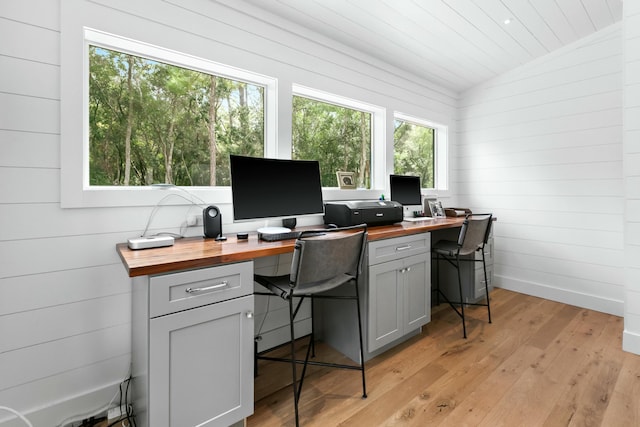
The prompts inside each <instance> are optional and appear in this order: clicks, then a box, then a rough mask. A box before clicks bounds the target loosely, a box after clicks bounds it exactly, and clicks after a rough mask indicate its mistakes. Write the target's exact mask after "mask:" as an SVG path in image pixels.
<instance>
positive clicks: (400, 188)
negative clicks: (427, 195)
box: [389, 175, 422, 205]
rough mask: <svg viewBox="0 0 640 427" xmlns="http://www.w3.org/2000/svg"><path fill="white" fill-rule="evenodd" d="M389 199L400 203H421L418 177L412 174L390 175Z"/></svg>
mask: <svg viewBox="0 0 640 427" xmlns="http://www.w3.org/2000/svg"><path fill="white" fill-rule="evenodd" d="M389 179H390V180H389V184H390V187H391V200H393V201H394V202H398V203H400V204H402V205H422V194H421V193H420V188H421V187H420V177H419V176H412V175H390V176H389Z"/></svg>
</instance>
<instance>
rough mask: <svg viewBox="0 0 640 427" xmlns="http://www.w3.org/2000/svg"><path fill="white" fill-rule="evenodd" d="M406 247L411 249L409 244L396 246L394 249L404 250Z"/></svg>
mask: <svg viewBox="0 0 640 427" xmlns="http://www.w3.org/2000/svg"><path fill="white" fill-rule="evenodd" d="M407 249H411V245H404V246H398V247H397V248H396V251H406V250H407Z"/></svg>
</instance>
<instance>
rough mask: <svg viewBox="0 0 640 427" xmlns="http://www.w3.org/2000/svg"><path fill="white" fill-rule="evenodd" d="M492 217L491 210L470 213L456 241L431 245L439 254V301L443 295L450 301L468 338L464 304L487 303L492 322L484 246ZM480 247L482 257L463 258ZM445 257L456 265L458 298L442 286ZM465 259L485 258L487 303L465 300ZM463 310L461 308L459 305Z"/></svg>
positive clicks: (472, 260) (437, 263) (441, 241)
mask: <svg viewBox="0 0 640 427" xmlns="http://www.w3.org/2000/svg"><path fill="white" fill-rule="evenodd" d="M492 220H493V215H492V214H469V215H467V216H466V217H465V220H464V222H463V224H462V227H461V228H460V234H459V235H458V240H457V241H452V240H440V241H438V242H436V243H435V244H434V245H433V246H432V247H431V250H432V253H434V254H435V256H436V283H437V285H436V290H435V292H436V293H437V300H436V301H437V302H436V303H437V304H440V297H443V298H444V300H445V301H446V302H447V303H449V305H450V306H451V308H453V309H454V310H455V312H456V313H458V316H460V317H461V318H462V334H463V336H464V338H467V327H466V324H465V318H464V306H465V305H480V306H486V307H487V313H488V315H489V323H491V305H490V303H489V284H488V280H487V264H486V262H485V255H484V247H485V245H486V244H487V241H488V240H489V235H490V233H491V223H492ZM477 251H480V252H481V253H482V260H477V259H476V258H475V256H473V257H472V258H461V257H464V256H467V255H474V254H475V253H476V252H477ZM441 259H443V260H445V261H447V262H448V263H449V264H451V265H453V266H454V267H455V268H456V270H457V273H458V290H459V292H460V300H459V301H451V300H450V299H449V298H447V296H446V295H445V294H444V293H443V292H442V291H441V290H440V260H441ZM463 262H482V268H483V270H484V286H485V296H486V300H487V302H486V303H479V302H466V301H465V300H464V294H463V292H462V278H461V276H460V267H461V265H462V263H463ZM456 306H459V307H460V310H458V307H456Z"/></svg>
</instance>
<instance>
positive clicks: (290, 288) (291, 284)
mask: <svg viewBox="0 0 640 427" xmlns="http://www.w3.org/2000/svg"><path fill="white" fill-rule="evenodd" d="M366 241H367V226H366V225H365V224H362V225H358V226H352V227H343V228H333V229H326V230H325V229H323V230H310V231H303V232H302V233H301V234H300V236H299V237H298V239H297V241H296V245H295V249H294V252H293V260H292V262H291V273H290V274H287V275H283V276H263V275H258V274H256V275H254V280H255V281H256V282H258V283H259V284H260V285H262V286H264V287H266V288H267V289H269V291H270V293H261V292H255V294H257V295H269V296H274V295H275V296H279V297H280V298H283V299H285V300H287V301H288V302H289V331H290V338H291V342H290V346H291V357H290V358H276V357H268V356H265V355H263V354H257V353H256V359H265V360H272V361H279V362H289V363H291V371H292V386H293V399H294V408H295V420H296V426H299V417H298V402H299V400H300V394H301V392H302V383H303V381H304V376H305V373H306V370H307V365H309V364H312V365H319V366H327V367H332V368H343V369H355V370H360V371H362V397H363V398H366V397H367V391H366V383H365V371H364V351H363V347H362V321H361V315H360V300H359V295H358V277H359V276H360V271H361V269H362V262H363V258H364V249H365V244H366ZM347 284H350V285H352V286H353V290H354V292H353V295H329V294H327V292H329V291H331V290H333V289H335V288H337V287H339V286H342V285H347ZM307 297H309V298H311V316H312V323H313V300H314V299H316V298H326V299H350V300H354V301H355V302H356V311H357V319H354V321H356V320H357V322H358V332H359V339H360V364H359V365H346V364H336V363H327V362H318V361H309V356H310V354H311V349H312V348H313V347H314V344H313V343H314V339H315V336H314V335H315V334H314V330H315V329H314V328H313V326H312V331H311V334H310V335H309V345H308V347H307V352H306V356H305V358H304V360H297V359H296V356H295V335H294V327H293V326H294V320H295V317H296V315H297V313H298V309H299V308H300V305H301V304H302V302H303V301H304V299H305V298H307ZM294 298H295V299H297V300H298V301H297V305H296V307H295V309H294V307H293V300H294ZM263 353H266V352H263ZM314 353H315V349H314ZM298 363H300V364H302V365H303V368H302V373H301V376H300V378H299V379H298V375H297V370H296V364H298ZM256 369H257V367H256ZM298 381H299V384H298Z"/></svg>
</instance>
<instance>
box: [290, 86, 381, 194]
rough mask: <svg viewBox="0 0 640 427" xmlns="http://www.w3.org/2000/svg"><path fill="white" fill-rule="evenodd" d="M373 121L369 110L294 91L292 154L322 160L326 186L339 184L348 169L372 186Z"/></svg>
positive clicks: (360, 183) (360, 182)
mask: <svg viewBox="0 0 640 427" xmlns="http://www.w3.org/2000/svg"><path fill="white" fill-rule="evenodd" d="M371 121H372V114H371V113H369V112H365V111H359V110H356V109H352V108H347V107H343V106H339V105H335V104H330V103H326V102H321V101H317V100H315V99H310V98H306V97H302V96H296V95H294V96H293V118H292V147H291V158H293V159H300V160H312V159H313V160H318V161H319V162H320V174H321V182H322V186H323V187H338V181H337V178H336V172H337V171H344V172H355V177H356V181H357V183H356V184H357V187H358V188H370V186H371V129H372V126H371V124H372V123H371Z"/></svg>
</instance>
